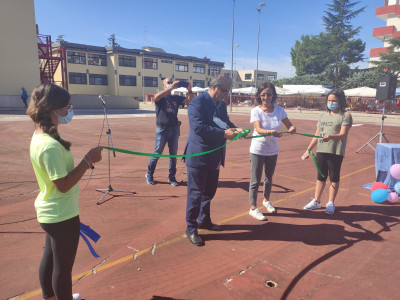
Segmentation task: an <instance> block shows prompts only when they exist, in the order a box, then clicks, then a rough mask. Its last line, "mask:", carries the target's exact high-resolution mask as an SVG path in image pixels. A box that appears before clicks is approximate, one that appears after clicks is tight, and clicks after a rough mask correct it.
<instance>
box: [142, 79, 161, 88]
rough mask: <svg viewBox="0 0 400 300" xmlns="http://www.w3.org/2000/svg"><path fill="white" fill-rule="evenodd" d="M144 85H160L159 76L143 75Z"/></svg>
mask: <svg viewBox="0 0 400 300" xmlns="http://www.w3.org/2000/svg"><path fill="white" fill-rule="evenodd" d="M143 81H144V86H145V87H146V86H147V87H158V78H157V77H148V76H144V77H143Z"/></svg>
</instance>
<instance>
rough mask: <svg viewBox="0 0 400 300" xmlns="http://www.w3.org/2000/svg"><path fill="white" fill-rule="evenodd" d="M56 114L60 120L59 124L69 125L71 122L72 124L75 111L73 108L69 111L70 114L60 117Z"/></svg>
mask: <svg viewBox="0 0 400 300" xmlns="http://www.w3.org/2000/svg"><path fill="white" fill-rule="evenodd" d="M54 114H55V115H56V116H57V118H58V124H68V123H69V122H71V120H72V118H73V116H74V110H73V109H72V108H71V109H68V113H67V115H65V116H60V115H57V114H56V113H54Z"/></svg>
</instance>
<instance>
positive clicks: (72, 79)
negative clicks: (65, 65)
mask: <svg viewBox="0 0 400 300" xmlns="http://www.w3.org/2000/svg"><path fill="white" fill-rule="evenodd" d="M68 77H69V83H70V84H87V76H86V73H73V72H69V73H68Z"/></svg>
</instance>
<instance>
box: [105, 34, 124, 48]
mask: <svg viewBox="0 0 400 300" xmlns="http://www.w3.org/2000/svg"><path fill="white" fill-rule="evenodd" d="M108 42H109V44H110V45H111V46H112V47H113V48H116V47H121V46H120V45H119V44H118V43H117V42H116V38H115V34H114V33H113V34H112V35H110V37H109V38H108Z"/></svg>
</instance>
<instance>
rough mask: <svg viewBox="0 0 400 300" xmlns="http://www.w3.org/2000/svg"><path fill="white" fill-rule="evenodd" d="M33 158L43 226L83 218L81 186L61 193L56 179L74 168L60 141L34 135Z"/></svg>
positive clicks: (71, 159)
mask: <svg viewBox="0 0 400 300" xmlns="http://www.w3.org/2000/svg"><path fill="white" fill-rule="evenodd" d="M30 156H31V162H32V166H33V170H34V171H35V175H36V179H37V181H38V184H39V187H40V193H39V195H38V196H37V197H36V200H35V209H36V214H37V219H38V221H39V222H40V223H58V222H62V221H65V220H68V219H71V218H73V217H76V216H77V215H79V203H78V199H79V185H78V184H76V185H75V186H73V187H72V188H71V189H70V190H69V191H68V192H66V193H62V192H60V191H59V190H57V188H56V186H55V185H54V183H53V182H52V180H55V179H60V178H63V177H65V176H67V175H68V173H69V172H71V171H72V170H73V169H74V159H73V157H72V154H71V152H70V151H67V150H66V149H65V148H64V147H63V146H62V145H61V144H60V143H59V142H58V141H56V140H55V139H53V138H52V137H50V136H49V135H48V134H47V133H40V134H35V133H34V134H33V136H32V141H31V146H30Z"/></svg>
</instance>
